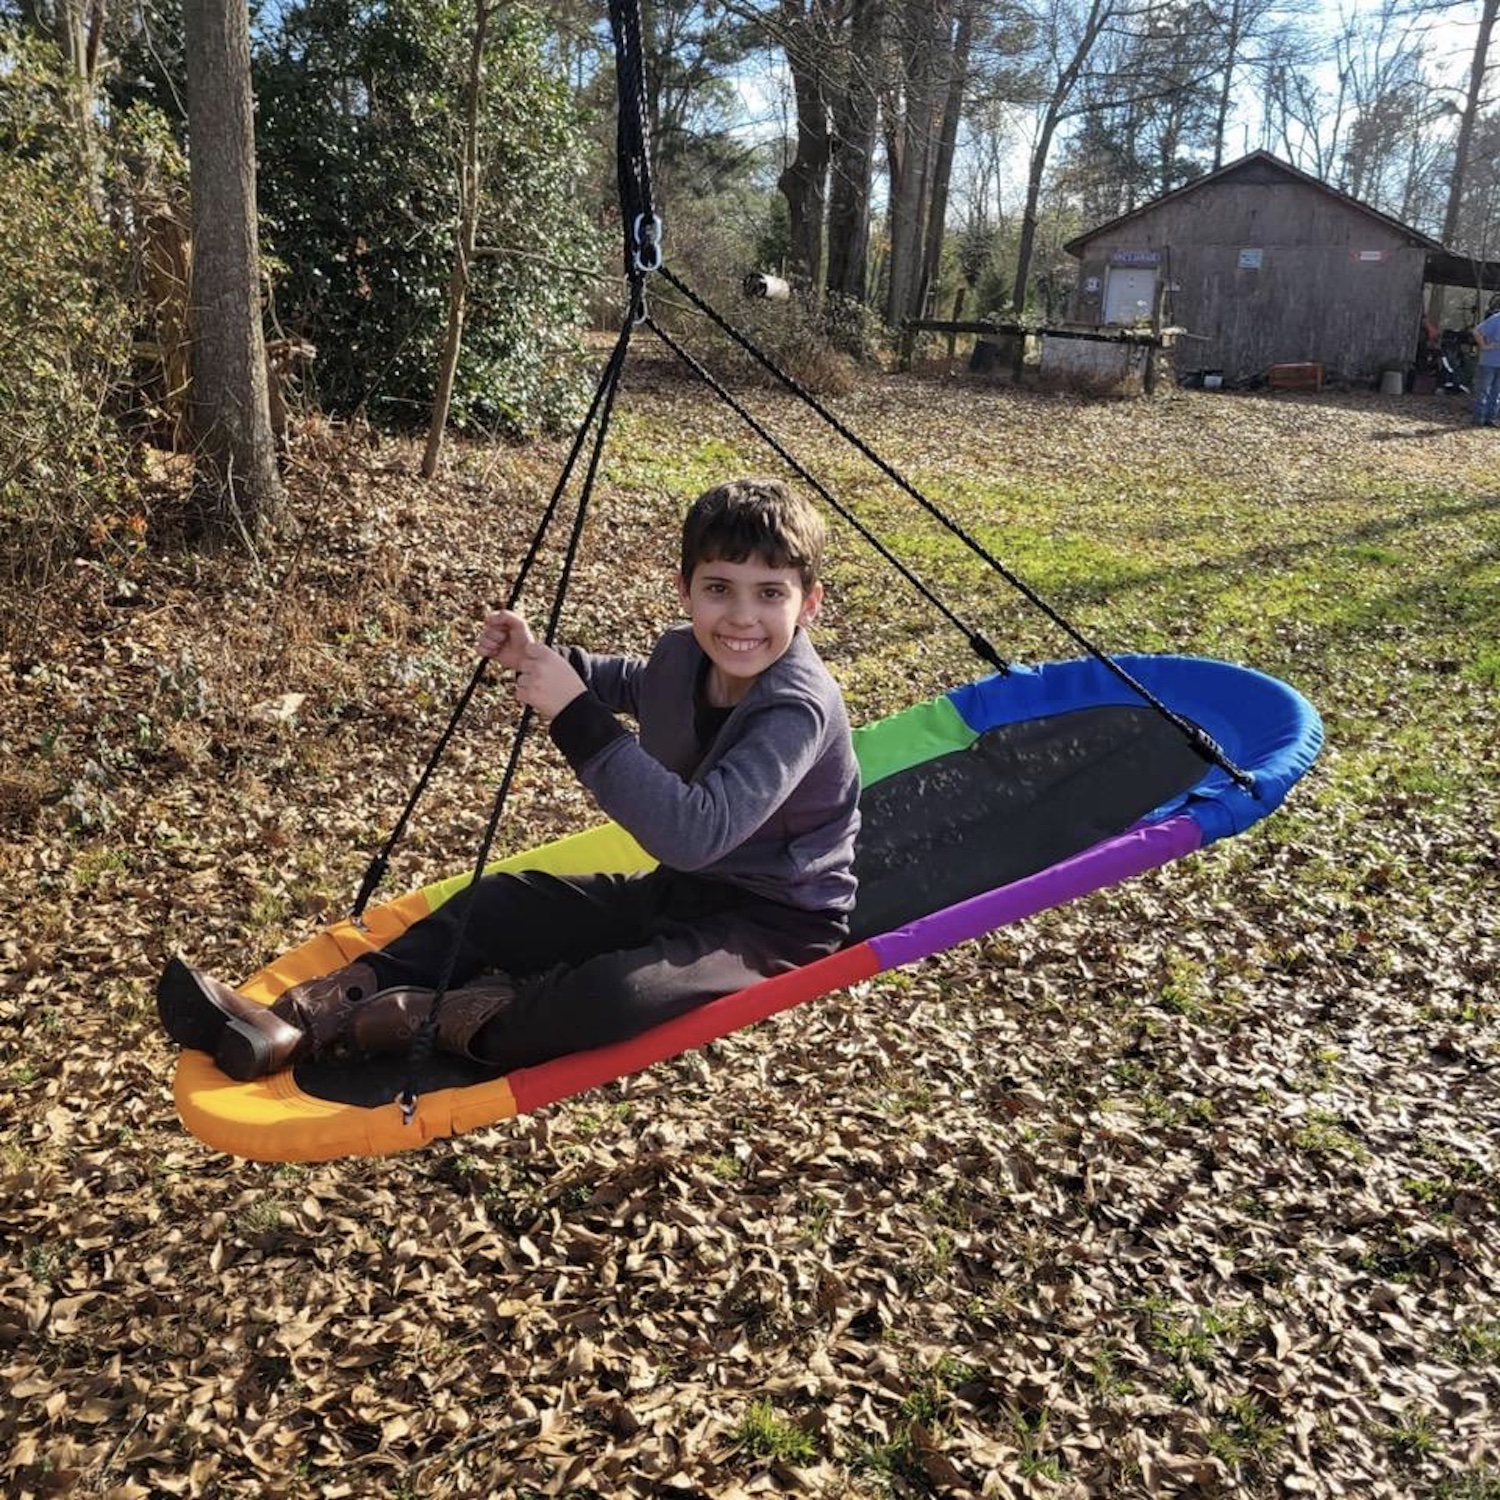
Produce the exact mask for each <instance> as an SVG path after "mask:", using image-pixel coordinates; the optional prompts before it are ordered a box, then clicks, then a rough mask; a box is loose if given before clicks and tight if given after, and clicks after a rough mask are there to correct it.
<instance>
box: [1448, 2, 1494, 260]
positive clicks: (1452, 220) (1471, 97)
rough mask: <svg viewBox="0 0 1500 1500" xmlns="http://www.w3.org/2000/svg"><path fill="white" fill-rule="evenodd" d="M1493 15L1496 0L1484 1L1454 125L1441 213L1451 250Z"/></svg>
mask: <svg viewBox="0 0 1500 1500" xmlns="http://www.w3.org/2000/svg"><path fill="white" fill-rule="evenodd" d="M1497 15H1500V0H1484V11H1483V13H1482V14H1481V15H1480V18H1479V35H1478V37H1477V38H1476V40H1475V42H1474V57H1473V61H1472V63H1471V64H1470V67H1469V93H1468V97H1467V98H1466V99H1465V100H1464V112H1463V117H1462V118H1461V119H1460V120H1459V122H1458V139H1457V141H1455V142H1454V146H1453V178H1452V180H1451V181H1450V182H1449V184H1448V206H1447V208H1446V209H1445V211H1444V213H1443V233H1442V241H1443V247H1444V249H1451V248H1452V247H1451V246H1450V245H1449V243H1448V242H1449V241H1450V240H1451V239H1452V238H1453V236H1454V234H1455V233H1457V231H1458V217H1459V211H1460V209H1461V208H1462V207H1463V196H1464V179H1465V178H1466V177H1467V176H1468V173H1469V150H1470V147H1471V146H1472V145H1473V141H1474V122H1475V121H1476V120H1477V119H1478V118H1479V105H1480V100H1481V97H1482V95H1483V93H1484V75H1485V73H1486V72H1487V71H1488V68H1489V51H1490V38H1491V37H1492V36H1493V34H1494V31H1495V19H1496V16H1497Z"/></svg>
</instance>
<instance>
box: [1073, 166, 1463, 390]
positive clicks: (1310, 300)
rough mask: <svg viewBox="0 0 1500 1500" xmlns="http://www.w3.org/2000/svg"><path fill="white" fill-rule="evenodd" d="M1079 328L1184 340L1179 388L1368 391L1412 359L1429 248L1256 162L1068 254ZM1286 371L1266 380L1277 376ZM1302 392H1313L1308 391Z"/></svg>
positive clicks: (1330, 193) (1308, 183)
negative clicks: (1150, 326)
mask: <svg viewBox="0 0 1500 1500" xmlns="http://www.w3.org/2000/svg"><path fill="white" fill-rule="evenodd" d="M1066 248H1067V250H1068V251H1069V253H1070V254H1072V255H1076V256H1077V257H1078V259H1079V260H1080V261H1081V262H1082V264H1081V266H1080V269H1079V276H1078V285H1077V289H1076V291H1075V292H1074V298H1073V308H1072V315H1073V317H1074V319H1075V320H1076V321H1078V322H1082V323H1094V324H1125V323H1135V322H1146V321H1152V320H1160V321H1159V324H1158V326H1168V325H1170V326H1176V327H1178V328H1180V329H1183V330H1185V332H1184V334H1183V336H1182V337H1181V338H1179V339H1178V340H1177V343H1176V363H1177V372H1178V374H1179V375H1188V374H1191V373H1193V372H1195V371H1204V372H1213V373H1217V374H1221V375H1222V378H1223V380H1224V382H1225V383H1226V384H1236V383H1240V382H1251V381H1255V380H1258V379H1262V378H1266V377H1268V376H1269V375H1270V372H1271V371H1272V370H1273V368H1277V367H1285V366H1292V367H1296V366H1300V367H1302V368H1303V369H1304V370H1308V369H1312V370H1317V369H1318V367H1321V373H1322V375H1323V376H1324V377H1325V378H1327V379H1330V380H1345V381H1350V382H1359V383H1369V384H1375V383H1378V382H1379V380H1380V377H1381V375H1382V372H1384V371H1385V370H1388V369H1402V370H1404V369H1405V368H1406V367H1407V366H1408V365H1409V364H1410V363H1411V360H1412V357H1413V354H1414V352H1415V350H1416V347H1417V342H1418V337H1419V333H1420V329H1421V320H1422V308H1423V303H1422V285H1423V280H1424V276H1425V268H1426V263H1427V257H1428V255H1429V254H1430V253H1433V252H1437V251H1440V250H1441V249H1442V247H1441V246H1440V245H1439V244H1438V242H1437V241H1436V240H1434V239H1431V238H1429V237H1428V236H1427V235H1425V234H1422V233H1421V232H1420V231H1418V230H1415V229H1412V228H1411V227H1410V226H1409V225H1406V224H1402V223H1400V222H1399V221H1398V220H1396V219H1392V218H1390V217H1389V216H1388V215H1386V214H1383V213H1381V212H1379V210H1377V209H1373V208H1371V207H1369V206H1368V205H1367V204H1364V203H1360V202H1358V201H1357V200H1356V199H1354V198H1350V197H1348V196H1347V195H1346V194H1344V193H1340V192H1337V191H1336V190H1334V189H1333V188H1330V187H1328V186H1327V185H1326V184H1324V183H1321V182H1319V181H1318V180H1317V178H1315V177H1310V176H1308V175H1307V173H1305V172H1300V171H1298V170H1297V168H1295V167H1292V166H1289V165H1288V164H1287V163H1286V162H1284V161H1281V160H1280V159H1279V158H1277V157H1274V156H1272V155H1270V153H1269V152H1265V151H1255V152H1252V153H1251V154H1250V155H1249V156H1245V157H1242V158H1241V159H1240V160H1239V161H1236V162H1231V163H1230V164H1229V165H1228V166H1226V167H1221V168H1220V169H1219V170H1218V171H1217V172H1212V173H1210V174H1209V175H1208V176H1206V177H1200V178H1198V179H1197V180H1196V181H1195V182H1191V183H1189V184H1188V185H1187V186H1186V187H1182V188H1178V189H1177V190H1176V191H1175V192H1171V193H1167V194H1166V195H1164V196H1163V197H1160V198H1157V199H1155V200H1154V201H1153V202H1151V203H1147V204H1144V205H1142V207H1140V208H1138V209H1135V210H1134V211H1133V212H1131V213H1128V214H1123V215H1122V216H1121V217H1120V218H1118V219H1113V220H1111V221H1110V222H1109V223H1107V224H1101V225H1100V226H1099V227H1098V228H1097V229H1091V230H1090V231H1089V232H1088V233H1087V234H1083V235H1080V236H1079V237H1078V238H1077V239H1075V240H1072V241H1070V242H1069V244H1068V245H1067V247H1066ZM1284 373H1285V372H1283V371H1281V370H1280V369H1279V368H1278V375H1282V374H1284ZM1309 383H1311V382H1309Z"/></svg>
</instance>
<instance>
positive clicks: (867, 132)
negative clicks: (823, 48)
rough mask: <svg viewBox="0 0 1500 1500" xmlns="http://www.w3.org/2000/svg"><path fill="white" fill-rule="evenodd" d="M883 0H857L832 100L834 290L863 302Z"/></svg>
mask: <svg viewBox="0 0 1500 1500" xmlns="http://www.w3.org/2000/svg"><path fill="white" fill-rule="evenodd" d="M882 21H883V12H882V0H853V4H852V6H851V8H850V16H849V28H850V30H849V60H848V66H847V68H846V69H845V76H844V79H843V82H842V85H841V87H840V88H839V89H838V90H837V91H836V92H835V93H834V95H833V97H832V98H831V100H830V104H831V106H832V114H833V155H832V167H833V171H832V188H831V194H830V199H829V205H828V273H827V277H826V281H825V285H826V286H827V288H828V290H829V292H830V293H832V294H833V295H834V296H837V297H846V298H848V299H849V300H850V301H851V302H863V301H864V300H865V297H866V291H867V286H868V266H867V262H868V260H869V254H870V179H871V176H872V174H873V172H874V166H875V136H876V127H877V125H878V122H879V118H880V96H879V93H878V91H877V89H876V78H877V76H878V69H879V66H880V50H881V34H882V30H883V27H882Z"/></svg>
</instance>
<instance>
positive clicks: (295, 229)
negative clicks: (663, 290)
mask: <svg viewBox="0 0 1500 1500" xmlns="http://www.w3.org/2000/svg"><path fill="white" fill-rule="evenodd" d="M473 23H474V8H473V6H472V5H469V6H464V5H461V4H457V3H450V0H383V3H379V4H376V5H373V6H372V5H362V4H357V3H354V0H302V3H300V4H297V5H293V6H291V7H289V8H288V9H287V10H285V11H283V12H282V13H281V14H280V17H279V24H278V25H277V26H276V27H275V28H274V30H273V31H271V32H270V33H269V34H267V35H265V36H263V38H262V39H261V43H260V47H259V50H258V54H257V58H256V91H257V98H258V106H259V116H258V147H259V173H260V201H261V211H262V218H263V226H264V234H265V242H266V245H267V248H268V249H269V250H270V251H271V253H272V254H274V256H275V257H276V260H277V261H278V263H279V266H280V268H281V269H280V274H279V276H278V280H277V288H276V314H277V321H278V322H279V323H280V325H281V326H282V327H283V328H284V329H285V330H286V331H287V332H289V333H296V334H298V335H300V336H302V337H305V338H307V339H308V340H309V341H310V342H312V343H313V344H314V345H315V346H316V347H317V351H318V352H317V358H316V361H315V363H314V366H313V370H312V384H313V387H314V389H315V392H316V396H317V399H318V401H319V402H320V403H321V404H322V405H323V406H324V407H325V408H326V409H328V410H334V411H344V412H352V411H356V410H358V411H363V412H365V413H366V414H367V415H368V416H369V417H370V418H371V420H373V421H375V422H377V423H380V424H382V425H385V424H397V425H400V424H409V423H420V422H422V421H424V420H425V419H426V416H427V412H428V407H429V403H430V400H431V396H432V392H433V386H434V383H435V376H436V371H437V365H438V355H439V351H440V348H441V344H442V339H443V332H444V328H445V322H446V315H447V300H448V293H447V289H448V279H449V275H450V272H451V268H452V261H453V254H454V245H455V233H456V225H457V221H458V214H459V173H460V160H461V153H462V147H463V125H464V118H465V104H466V91H467V84H468V72H469V51H468V49H469V46H470V38H471V36H472V28H473ZM542 41H543V31H542V28H541V25H540V23H539V22H538V20H537V19H536V18H535V17H534V16H532V15H531V14H530V13H528V12H526V11H524V10H522V9H519V8H514V9H512V8H506V9H503V10H501V11H500V12H499V13H498V14H497V15H495V16H494V17H493V18H492V20H491V23H490V33H489V41H488V45H487V49H486V57H485V89H484V104H483V109H482V111H481V115H480V125H481V131H480V141H481V144H480V160H481V173H482V177H483V193H482V208H481V215H480V221H479V243H480V245H481V246H483V247H488V248H498V249H500V250H502V251H503V252H504V253H502V254H499V255H485V256H483V257H481V258H480V259H478V260H477V261H476V263H475V264H474V266H473V267H472V272H471V282H470V287H469V298H468V309H467V320H466V326H465V331H464V352H463V358H462V361H461V363H460V366H459V370H458V378H457V382H456V386H455V391H454V400H453V408H452V416H453V420H454V421H455V422H456V423H457V424H459V425H461V426H462V425H468V426H474V427H481V428H489V427H499V428H500V429H502V430H506V431H509V432H513V433H517V434H522V433H526V432H528V431H531V430H533V429H535V428H536V427H537V426H539V425H543V426H545V425H554V424H556V423H558V422H560V421H562V420H563V419H565V418H566V417H567V416H569V415H570V414H571V410H572V407H573V404H574V401H575V399H576V386H575V372H574V367H575V361H574V360H572V359H571V358H570V357H569V355H570V352H571V342H572V334H571V331H572V330H573V328H574V327H575V326H576V324H577V322H578V319H579V314H580V308H581V306H582V300H583V293H584V290H585V282H584V280H583V279H582V278H580V277H579V276H578V275H575V274H572V273H570V272H569V271H568V270H566V269H564V267H568V266H583V267H593V266H595V265H596V264H598V257H597V246H596V242H595V241H596V237H595V234H594V232H593V230H592V228H591V226H590V225H589V224H588V222H587V219H586V216H585V215H584V214H583V212H582V211H581V207H580V194H579V192H578V182H579V180H580V178H581V175H582V173H583V149H584V142H583V135H582V131H581V128H580V121H579V119H578V117H577V115H576V112H575V110H574V107H573V105H572V103H571V101H570V95H569V91H568V88H567V86H566V82H565V80H563V79H562V78H560V77H555V76H553V75H552V73H551V72H550V70H549V69H548V67H547V65H546V63H545V60H544V58H543V47H542Z"/></svg>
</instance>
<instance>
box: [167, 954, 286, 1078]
mask: <svg viewBox="0 0 1500 1500" xmlns="http://www.w3.org/2000/svg"><path fill="white" fill-rule="evenodd" d="M156 1013H157V1015H158V1016H159V1017H160V1018H161V1024H162V1026H163V1028H164V1029H165V1031H166V1033H167V1035H168V1036H169V1037H171V1038H172V1040H173V1041H174V1042H176V1043H177V1045H178V1046H179V1047H188V1048H191V1049H192V1050H193V1051H194V1052H208V1053H211V1054H212V1056H213V1059H214V1063H215V1065H216V1066H217V1067H218V1069H219V1071H220V1072H221V1073H224V1074H227V1075H228V1076H229V1077H230V1078H232V1079H234V1081H235V1082H236V1083H249V1082H251V1081H252V1080H253V1079H256V1078H261V1077H263V1076H264V1075H265V1074H266V1073H268V1072H270V1070H271V1045H270V1043H269V1042H267V1041H266V1039H265V1038H264V1037H263V1036H262V1035H261V1034H260V1033H259V1032H258V1031H257V1030H256V1029H255V1028H254V1027H253V1026H250V1025H247V1024H246V1023H245V1022H244V1021H241V1020H238V1019H236V1018H235V1017H234V1016H231V1015H229V1014H227V1013H226V1012H225V1011H223V1010H221V1009H220V1008H219V1006H218V1005H217V1004H216V1003H215V1001H214V999H213V997H212V996H211V995H209V994H208V993H207V992H206V991H205V990H204V988H203V986H202V985H201V984H199V983H198V980H197V977H196V976H195V975H194V973H193V971H192V970H191V969H190V968H188V966H187V965H186V964H185V963H183V961H182V960H181V959H180V958H173V960H172V961H171V962H170V963H169V964H168V965H167V967H166V972H165V973H163V974H162V976H161V979H160V980H159V981H158V983H157V986H156Z"/></svg>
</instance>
